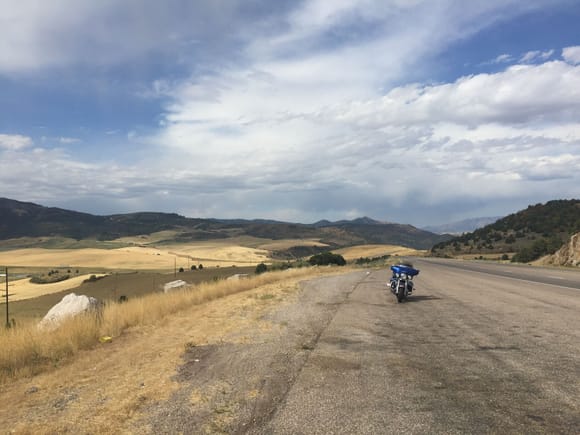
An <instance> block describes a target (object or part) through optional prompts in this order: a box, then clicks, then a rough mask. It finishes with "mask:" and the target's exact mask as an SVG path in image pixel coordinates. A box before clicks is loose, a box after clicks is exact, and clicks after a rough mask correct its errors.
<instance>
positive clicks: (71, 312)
mask: <svg viewBox="0 0 580 435" xmlns="http://www.w3.org/2000/svg"><path fill="white" fill-rule="evenodd" d="M99 307H100V303H99V301H98V300H97V299H95V298H92V297H90V296H85V295H76V294H74V293H70V294H68V295H66V296H65V297H64V298H62V300H61V301H60V302H59V303H58V304H56V305H55V306H54V307H52V308H51V309H50V310H49V311H48V313H46V316H44V318H43V319H42V320H41V321H40V323H39V324H38V326H39V327H40V328H47V329H55V328H57V327H58V326H59V325H60V324H61V323H62V321H63V320H65V319H67V318H69V317H74V316H78V315H79V314H82V313H86V312H87V311H91V310H98V309H99Z"/></svg>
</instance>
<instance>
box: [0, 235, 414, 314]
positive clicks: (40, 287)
mask: <svg viewBox="0 0 580 435" xmlns="http://www.w3.org/2000/svg"><path fill="white" fill-rule="evenodd" d="M172 235H173V234H172V233H171V232H162V233H156V234H154V235H148V236H139V237H136V238H124V239H119V240H115V241H113V242H111V244H112V245H114V244H118V245H122V244H133V245H135V244H136V243H137V242H141V245H140V246H124V247H119V248H115V249H97V248H93V247H91V248H80V249H63V248H57V249H47V248H25V249H14V250H5V251H0V265H2V266H7V267H9V268H10V270H11V276H12V277H14V278H12V279H11V280H10V283H9V298H10V312H11V317H14V318H15V319H16V321H19V320H22V319H30V318H38V317H42V316H44V314H46V312H47V311H48V310H49V309H50V307H52V306H53V305H55V304H56V303H57V302H59V301H60V300H61V299H62V297H64V296H65V295H66V294H68V293H70V292H75V293H77V294H86V295H88V296H93V297H96V298H98V299H100V300H117V299H118V298H119V297H120V296H126V297H129V298H134V297H139V296H141V295H145V294H148V293H152V292H157V291H161V289H162V287H163V284H165V283H167V282H169V281H173V280H175V279H182V280H184V281H186V282H187V283H189V284H196V283H199V282H203V281H211V280H215V279H223V278H227V277H228V276H231V275H234V274H237V273H245V274H253V272H254V269H255V266H256V264H258V263H261V262H265V263H272V262H273V260H272V258H271V254H272V252H273V251H277V250H283V249H288V248H291V247H294V246H324V244H322V243H320V242H319V241H316V240H300V239H284V240H269V239H260V238H254V237H239V238H232V239H221V240H216V241H200V242H190V243H181V244H180V243H175V242H174V243H163V240H167V239H171V237H172ZM59 243H62V242H61V241H59ZM334 252H336V253H339V254H341V255H343V256H344V257H345V258H346V259H347V260H354V259H357V258H359V257H378V256H383V255H387V254H389V255H421V251H416V250H413V249H408V248H404V247H400V246H393V245H361V246H353V247H349V248H344V249H338V250H335V251H334ZM200 264H203V267H204V269H203V270H191V266H196V268H197V267H198V266H199V265H200ZM53 269H56V270H59V273H62V274H69V275H71V278H69V279H67V280H64V281H60V282H55V283H50V284H35V283H31V282H30V279H29V276H31V275H46V274H47V273H48V272H49V271H51V270H53ZM180 269H183V272H177V273H176V271H178V270H180ZM91 275H96V276H97V277H102V279H99V280H97V281H94V282H85V281H86V280H87V278H89V277H90V276H91ZM15 278H16V279H15ZM2 293H3V292H2ZM0 299H2V300H1V301H0V304H3V302H4V301H3V298H0Z"/></svg>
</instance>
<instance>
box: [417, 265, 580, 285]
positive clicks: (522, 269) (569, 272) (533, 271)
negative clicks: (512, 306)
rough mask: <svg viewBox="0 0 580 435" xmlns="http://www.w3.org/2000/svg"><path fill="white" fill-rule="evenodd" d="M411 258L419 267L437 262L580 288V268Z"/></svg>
mask: <svg viewBox="0 0 580 435" xmlns="http://www.w3.org/2000/svg"><path fill="white" fill-rule="evenodd" d="M411 260H412V261H413V263H414V264H415V265H416V266H417V268H419V269H421V267H420V264H421V263H429V264H432V265H435V264H436V265H438V266H443V267H449V268H454V269H461V270H463V271H470V272H476V273H485V274H488V275H494V276H500V277H504V278H509V279H514V280H520V281H528V282H534V283H540V284H549V285H555V286H559V287H565V288H571V289H575V290H580V269H578V270H573V269H556V268H548V267H536V266H528V265H512V264H503V263H490V262H481V261H465V260H452V259H444V258H430V257H424V258H412V259H411Z"/></svg>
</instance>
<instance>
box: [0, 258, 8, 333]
mask: <svg viewBox="0 0 580 435" xmlns="http://www.w3.org/2000/svg"><path fill="white" fill-rule="evenodd" d="M0 276H3V277H5V278H4V279H5V280H6V295H5V296H6V328H10V319H9V318H8V267H6V268H5V273H0Z"/></svg>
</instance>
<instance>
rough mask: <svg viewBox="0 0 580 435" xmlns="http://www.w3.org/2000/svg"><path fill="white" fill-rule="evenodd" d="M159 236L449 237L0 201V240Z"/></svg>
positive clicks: (425, 240) (356, 223)
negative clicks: (88, 210)
mask: <svg viewBox="0 0 580 435" xmlns="http://www.w3.org/2000/svg"><path fill="white" fill-rule="evenodd" d="M160 231H172V232H173V234H172V235H171V236H170V238H169V239H167V240H161V241H160V242H159V243H175V242H190V241H200V240H212V239H227V238H230V237H239V236H252V237H259V238H264V239H272V240H282V239H310V240H312V239H318V240H320V242H322V243H325V244H327V245H329V246H330V247H343V246H352V245H360V244H373V243H375V244H376V243H384V244H393V245H401V246H406V247H410V248H415V249H429V248H431V246H433V245H434V244H436V243H439V242H442V241H445V240H447V239H449V237H450V236H446V235H437V234H434V233H431V232H429V231H424V230H420V229H418V228H415V227H413V226H411V225H402V224H395V223H388V222H379V221H376V220H373V219H370V218H367V217H364V218H358V219H354V220H352V221H338V222H329V221H321V222H317V223H315V224H300V223H289V222H277V221H272V220H245V219H233V220H226V219H199V218H188V217H184V216H180V215H178V214H175V213H155V212H140V213H128V214H117V215H109V216H96V215H91V214H87V213H80V212H76V211H71V210H65V209H60V208H54V207H43V206H41V205H38V204H33V203H29V202H20V201H16V200H12V199H6V198H0V240H7V239H18V238H31V237H37V238H38V237H65V238H72V239H76V240H84V239H95V240H100V241H107V240H115V239H119V238H121V237H128V236H138V235H142V234H152V233H157V232H160ZM11 246H12V247H14V246H15V245H14V244H12V245H11ZM16 246H17V244H16Z"/></svg>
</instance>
